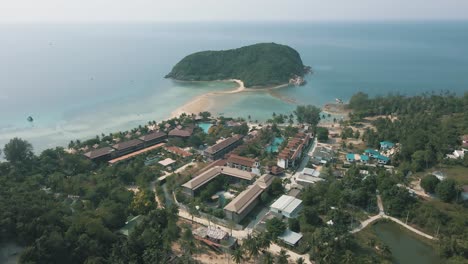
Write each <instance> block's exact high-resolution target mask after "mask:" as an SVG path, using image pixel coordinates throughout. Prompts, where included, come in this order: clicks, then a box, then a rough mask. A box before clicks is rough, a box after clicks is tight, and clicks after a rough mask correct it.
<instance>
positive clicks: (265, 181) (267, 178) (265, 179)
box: [255, 174, 275, 189]
mask: <svg viewBox="0 0 468 264" xmlns="http://www.w3.org/2000/svg"><path fill="white" fill-rule="evenodd" d="M274 177H275V176H273V175H271V174H264V175H262V176H261V177H260V178H258V180H256V181H255V183H256V184H258V186H260V188H262V189H266V188H268V187H269V186H270V185H271V183H272V182H273V179H274Z"/></svg>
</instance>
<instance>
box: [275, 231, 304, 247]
mask: <svg viewBox="0 0 468 264" xmlns="http://www.w3.org/2000/svg"><path fill="white" fill-rule="evenodd" d="M278 238H279V239H281V240H282V241H283V242H284V243H286V244H287V245H289V246H292V247H294V246H296V245H297V243H298V242H299V240H301V239H302V234H301V233H296V232H293V231H291V230H289V229H287V230H286V231H284V233H283V234H282V235H281V236H279V237H278Z"/></svg>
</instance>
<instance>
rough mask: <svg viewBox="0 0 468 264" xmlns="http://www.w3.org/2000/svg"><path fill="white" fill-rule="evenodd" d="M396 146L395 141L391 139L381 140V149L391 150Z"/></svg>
mask: <svg viewBox="0 0 468 264" xmlns="http://www.w3.org/2000/svg"><path fill="white" fill-rule="evenodd" d="M394 147H395V143H393V142H390V141H382V142H380V149H381V150H389V149H392V148H394Z"/></svg>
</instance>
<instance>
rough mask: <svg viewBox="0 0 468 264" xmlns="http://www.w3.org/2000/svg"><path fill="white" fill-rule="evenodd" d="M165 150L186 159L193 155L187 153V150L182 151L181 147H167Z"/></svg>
mask: <svg viewBox="0 0 468 264" xmlns="http://www.w3.org/2000/svg"><path fill="white" fill-rule="evenodd" d="M165 149H167V151H169V152H171V153H174V154H176V155H179V156H181V157H184V158H186V157H190V156H192V153H190V152H187V151H185V150H183V149H181V148H179V147H176V146H170V147H167V146H166V147H165Z"/></svg>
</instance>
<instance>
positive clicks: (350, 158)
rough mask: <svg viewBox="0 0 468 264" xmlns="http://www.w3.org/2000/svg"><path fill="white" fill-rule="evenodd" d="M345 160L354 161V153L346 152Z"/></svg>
mask: <svg viewBox="0 0 468 264" xmlns="http://www.w3.org/2000/svg"><path fill="white" fill-rule="evenodd" d="M346 161H347V162H351V163H353V162H355V161H356V159H355V158H354V153H348V154H346Z"/></svg>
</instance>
